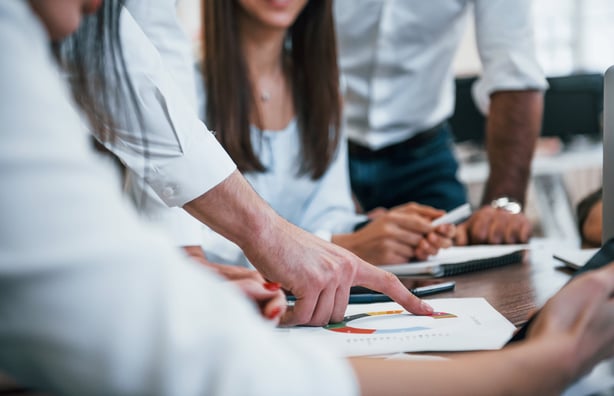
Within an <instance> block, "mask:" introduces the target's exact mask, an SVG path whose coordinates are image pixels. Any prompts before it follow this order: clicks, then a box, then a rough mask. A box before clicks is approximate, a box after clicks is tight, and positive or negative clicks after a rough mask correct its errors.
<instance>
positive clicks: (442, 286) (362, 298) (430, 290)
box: [286, 281, 456, 304]
mask: <svg viewBox="0 0 614 396" xmlns="http://www.w3.org/2000/svg"><path fill="white" fill-rule="evenodd" d="M455 285H456V282H454V281H450V282H441V283H436V284H434V285H428V286H422V287H416V288H415V289H410V290H409V291H410V292H412V294H414V295H415V296H416V297H424V296H428V295H431V294H435V293H443V292H446V291H450V290H454V286H455ZM286 298H287V300H288V301H296V297H294V296H287V297H286ZM389 301H392V299H391V298H390V297H388V296H387V295H385V294H382V293H360V294H350V299H349V301H348V303H349V304H369V303H377V302H389Z"/></svg>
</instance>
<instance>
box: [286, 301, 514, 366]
mask: <svg viewBox="0 0 614 396" xmlns="http://www.w3.org/2000/svg"><path fill="white" fill-rule="evenodd" d="M429 304H431V305H432V306H433V308H435V311H436V312H437V313H436V314H435V315H433V316H415V315H412V314H409V313H407V311H405V310H404V309H403V308H402V307H401V306H400V305H398V304H397V303H394V302H390V303H377V304H354V305H350V306H348V309H347V311H346V317H345V320H344V322H342V323H340V324H337V325H332V326H331V325H329V326H326V327H293V328H282V329H278V331H279V334H280V335H281V336H285V337H290V338H297V339H305V340H307V341H309V342H314V343H319V344H323V345H325V346H326V347H328V348H330V349H331V350H333V351H336V353H337V354H338V355H340V356H364V355H377V354H388V353H397V352H424V351H470V350H482V349H499V348H501V347H502V346H503V345H504V344H505V343H506V342H507V340H509V338H510V337H511V335H512V333H513V332H514V330H515V327H514V325H513V324H512V323H510V322H509V321H508V320H507V319H505V318H504V317H503V316H502V315H501V314H500V313H499V312H497V311H496V310H495V309H494V308H493V307H492V306H491V305H490V304H489V303H488V302H487V301H486V300H485V299H483V298H449V299H434V300H429Z"/></svg>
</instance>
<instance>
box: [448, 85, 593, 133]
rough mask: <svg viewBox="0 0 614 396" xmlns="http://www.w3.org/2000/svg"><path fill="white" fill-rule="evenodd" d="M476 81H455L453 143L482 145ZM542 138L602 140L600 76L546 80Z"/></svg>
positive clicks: (482, 131) (481, 123)
mask: <svg viewBox="0 0 614 396" xmlns="http://www.w3.org/2000/svg"><path fill="white" fill-rule="evenodd" d="M475 80H476V77H467V78H459V79H457V80H456V108H455V110H454V115H453V116H452V118H451V119H450V124H451V125H452V130H453V132H454V138H455V141H456V142H466V141H471V142H475V143H478V144H481V143H483V142H484V122H485V120H484V116H483V115H482V113H480V111H479V110H478V109H477V107H476V106H475V103H474V101H473V97H472V95H471V87H472V85H473V83H474V82H475ZM548 84H549V85H550V87H549V88H548V90H547V91H546V94H545V98H544V117H543V123H542V132H541V135H542V136H558V137H559V138H560V139H561V140H562V141H563V142H569V141H570V140H571V139H572V138H573V137H574V136H576V135H588V136H591V137H593V138H595V139H598V138H600V137H601V132H602V129H603V124H602V115H603V114H602V113H603V75H601V74H574V75H570V76H564V77H550V78H548Z"/></svg>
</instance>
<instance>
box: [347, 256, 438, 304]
mask: <svg viewBox="0 0 614 396" xmlns="http://www.w3.org/2000/svg"><path fill="white" fill-rule="evenodd" d="M354 284H355V285H359V286H364V287H367V288H369V289H371V290H375V291H378V292H381V293H384V294H386V295H387V296H389V297H390V298H392V299H393V300H394V301H396V302H397V303H399V304H400V305H401V306H402V307H403V308H405V309H406V310H407V311H409V312H411V313H414V314H416V315H430V314H432V313H433V307H431V306H430V305H429V304H427V303H426V302H425V301H423V300H421V299H420V298H418V297H416V296H414V295H413V294H412V293H411V292H410V291H409V290H407V288H406V287H405V286H403V284H402V283H401V281H400V280H399V278H397V277H396V275H394V274H392V273H390V272H386V271H384V270H382V269H379V268H377V267H375V266H373V265H371V264H367V263H364V265H361V266H359V268H358V271H357V273H356V278H355V279H354Z"/></svg>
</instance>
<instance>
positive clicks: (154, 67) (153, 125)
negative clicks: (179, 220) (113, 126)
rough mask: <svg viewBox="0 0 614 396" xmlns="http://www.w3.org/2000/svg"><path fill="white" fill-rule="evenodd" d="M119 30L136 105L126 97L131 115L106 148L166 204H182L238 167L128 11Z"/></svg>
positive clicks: (123, 122) (119, 125)
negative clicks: (203, 120)
mask: <svg viewBox="0 0 614 396" xmlns="http://www.w3.org/2000/svg"><path fill="white" fill-rule="evenodd" d="M120 32H121V37H122V45H123V50H124V57H125V63H126V66H127V69H128V74H129V76H130V82H131V84H132V86H133V88H134V94H135V95H134V98H135V100H136V103H131V101H129V100H126V101H125V103H124V106H126V107H127V109H125V110H127V111H126V114H130V115H131V116H129V117H124V118H122V117H118V118H117V120H116V122H117V123H118V125H117V127H118V128H117V129H118V134H117V137H116V139H115V140H114V141H112V142H105V146H106V147H107V148H108V149H109V150H111V151H112V152H113V153H114V154H115V155H117V156H118V157H119V158H120V159H121V161H122V162H123V163H124V164H125V165H126V166H127V167H128V168H129V169H130V170H131V171H133V172H134V173H135V174H136V175H137V176H138V177H141V178H143V179H144V180H145V181H146V183H147V184H148V185H149V186H150V187H151V188H153V190H154V191H155V192H156V194H157V195H158V196H159V197H160V198H161V199H162V201H164V203H165V204H166V205H168V206H183V205H184V204H185V203H187V202H189V201H191V200H193V199H195V198H197V197H199V196H201V195H202V194H204V193H205V192H207V191H209V190H210V189H212V188H213V187H215V186H216V185H217V184H219V183H220V182H222V181H223V180H224V179H226V178H227V177H228V176H229V175H230V174H231V173H232V172H233V171H234V170H235V169H236V166H235V164H234V162H233V161H232V160H231V159H230V157H229V156H228V154H226V152H225V151H224V149H223V148H222V146H221V145H220V144H219V143H218V141H217V140H216V139H215V137H214V136H213V134H212V133H210V132H209V130H208V129H207V127H206V126H205V125H204V124H203V123H202V122H201V121H200V120H199V119H198V116H197V114H196V111H195V109H194V107H193V103H190V101H189V100H186V98H185V96H184V93H183V92H181V89H180V88H179V87H178V86H177V84H176V82H175V80H174V79H173V78H172V76H171V74H170V73H169V71H168V70H167V68H166V67H165V64H164V63H163V62H162V59H161V57H160V54H159V52H158V51H157V49H156V48H155V46H154V45H153V44H152V43H151V42H150V40H149V39H148V38H147V36H146V35H145V34H144V32H143V31H142V29H141V28H140V27H139V25H138V24H137V23H136V21H135V20H134V18H132V16H131V15H130V14H129V12H127V10H124V12H123V13H122V17H121V21H120ZM126 97H129V95H128V93H126ZM135 106H136V107H135ZM137 114H138V115H140V117H138V116H137ZM139 118H140V120H139Z"/></svg>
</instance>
